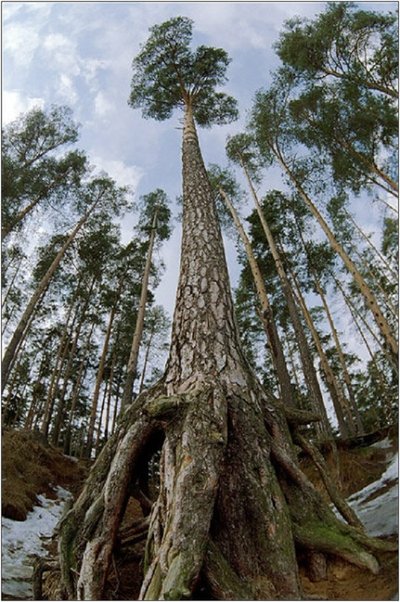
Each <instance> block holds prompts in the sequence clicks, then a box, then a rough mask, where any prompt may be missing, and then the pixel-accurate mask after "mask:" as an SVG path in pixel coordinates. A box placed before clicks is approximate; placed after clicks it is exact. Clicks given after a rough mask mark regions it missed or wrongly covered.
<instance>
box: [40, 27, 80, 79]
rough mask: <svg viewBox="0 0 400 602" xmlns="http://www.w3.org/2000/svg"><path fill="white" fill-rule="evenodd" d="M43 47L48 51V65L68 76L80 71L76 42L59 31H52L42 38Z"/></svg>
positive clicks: (77, 73) (78, 73) (75, 74)
mask: <svg viewBox="0 0 400 602" xmlns="http://www.w3.org/2000/svg"><path fill="white" fill-rule="evenodd" d="M42 46H43V49H44V50H45V51H46V52H47V53H48V55H49V58H50V57H51V62H50V63H49V67H51V68H52V69H56V70H58V71H61V70H62V71H63V72H64V73H66V74H68V75H69V76H77V75H80V73H81V68H80V64H79V63H80V60H79V55H78V52H77V48H76V43H74V42H72V40H71V39H70V38H67V37H66V36H65V35H63V34H60V33H52V34H49V35H48V36H46V37H45V38H44V39H43V43H42Z"/></svg>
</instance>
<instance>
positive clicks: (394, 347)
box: [271, 147, 398, 362]
mask: <svg viewBox="0 0 400 602" xmlns="http://www.w3.org/2000/svg"><path fill="white" fill-rule="evenodd" d="M271 150H273V152H274V154H275V156H276V158H277V159H278V162H279V163H280V165H281V166H282V168H283V170H284V171H285V173H286V174H287V175H288V176H289V178H290V180H291V181H292V182H293V184H294V185H295V187H296V189H297V191H298V193H299V195H300V196H301V198H302V199H303V201H304V203H305V204H306V206H307V207H308V208H309V210H310V211H311V213H312V214H313V215H314V217H315V218H316V219H317V221H318V223H319V225H320V226H321V228H322V230H323V231H324V233H325V235H326V237H327V238H328V240H329V243H330V245H331V246H332V249H333V250H334V251H335V252H336V253H338V255H339V256H340V257H341V259H342V260H343V263H344V264H345V266H346V268H347V269H348V270H349V272H350V273H351V274H352V276H353V278H354V280H355V282H356V284H357V286H358V287H359V289H360V291H361V293H362V294H363V296H364V297H365V299H366V301H367V304H368V307H369V308H370V310H371V312H372V314H373V316H374V320H375V322H376V323H377V325H378V328H379V331H380V332H381V334H382V336H383V338H384V339H385V341H386V343H387V345H388V347H389V349H390V350H391V352H392V353H393V355H394V357H395V358H396V359H395V361H396V362H397V358H398V344H397V341H396V338H395V336H394V335H393V333H392V329H391V327H390V325H389V324H388V322H387V320H386V318H385V316H384V315H383V313H382V312H381V310H380V307H379V305H378V302H377V301H376V299H375V296H374V294H373V293H372V291H371V290H370V288H369V287H368V285H367V283H366V282H365V280H364V278H363V277H362V276H361V274H360V272H359V271H358V270H357V268H356V266H355V264H354V263H353V261H352V260H351V259H350V257H349V256H348V255H347V253H346V251H345V250H344V249H343V247H342V245H340V244H339V243H338V241H337V240H336V238H335V236H334V234H333V232H332V230H331V229H330V228H329V226H328V224H327V223H326V221H325V220H324V218H323V217H322V215H321V213H320V212H319V211H318V209H317V207H316V206H315V205H314V203H313V202H312V201H311V199H310V197H309V196H308V195H307V194H306V192H305V191H304V189H303V188H302V186H301V185H300V182H299V181H298V180H297V178H296V177H295V176H294V174H293V173H292V171H291V170H290V169H289V167H288V165H287V163H286V162H285V160H284V158H283V156H282V154H281V152H280V151H279V149H277V148H273V147H271Z"/></svg>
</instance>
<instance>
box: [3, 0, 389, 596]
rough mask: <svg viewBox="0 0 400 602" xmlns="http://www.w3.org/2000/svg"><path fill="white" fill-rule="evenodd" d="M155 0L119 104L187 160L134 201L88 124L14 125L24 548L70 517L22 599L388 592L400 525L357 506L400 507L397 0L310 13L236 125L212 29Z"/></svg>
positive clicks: (50, 111)
mask: <svg viewBox="0 0 400 602" xmlns="http://www.w3.org/2000/svg"><path fill="white" fill-rule="evenodd" d="M17 4H18V3H17ZM21 4H22V3H21ZM29 4H30V3H29V2H28V3H27V5H29ZM31 4H33V3H31ZM72 4H73V3H72ZM79 4H80V3H79ZM98 4H100V3H94V4H90V3H89V4H88V9H87V10H91V7H93V10H94V7H95V6H97V5H98ZM114 4H115V3H111V4H110V6H111V5H114ZM117 4H118V3H117ZM127 4H128V5H130V4H132V5H140V3H127ZM145 4H146V3H145ZM161 4H163V3H153V7H154V10H155V12H154V13H151V18H152V21H151V24H150V25H149V27H147V25H146V27H145V28H143V34H142V40H141V42H140V44H139V46H138V48H139V50H138V51H137V52H135V53H134V54H132V53H131V55H130V58H129V60H130V63H131V72H130V77H131V79H130V81H129V80H127V81H125V88H126V89H125V90H124V91H122V92H121V90H119V91H118V94H119V95H120V96H121V98H122V96H123V95H124V99H123V102H124V103H125V104H124V110H125V107H127V110H128V109H129V112H130V114H131V115H132V118H133V117H134V118H135V119H136V120H137V121H136V122H135V123H139V124H140V126H138V130H137V131H136V132H135V131H129V127H130V126H129V125H128V124H126V138H128V137H129V138H130V139H132V140H133V142H132V144H137V145H138V146H139V147H140V148H143V149H144V148H147V149H148V148H149V147H153V145H154V144H156V143H155V140H156V137H155V136H156V134H153V133H152V132H157V133H158V132H164V134H163V135H165V136H169V137H170V140H172V141H173V144H172V143H171V151H170V153H169V154H168V155H165V154H160V152H158V151H157V148H156V147H155V148H152V152H151V156H152V161H153V162H154V165H155V169H154V170H153V172H152V174H151V177H150V176H148V177H146V174H145V173H144V172H145V167H142V168H141V169H142V172H143V173H142V176H141V177H142V179H141V182H143V183H142V184H141V186H140V188H139V189H138V186H137V185H136V183H135V182H134V181H133V179H132V181H131V182H130V181H128V182H127V181H126V180H127V178H120V179H119V178H118V175H117V176H116V175H115V173H114V172H113V170H112V169H111V170H110V173H108V170H107V169H106V167H107V166H104V164H103V163H102V162H101V161H100V162H99V163H98V164H96V157H95V156H93V152H88V151H89V148H88V147H87V145H86V146H85V144H86V142H85V135H84V133H85V127H86V124H85V122H81V123H80V122H79V121H80V120H79V119H78V118H77V117H76V115H75V110H74V106H70V105H69V104H66V103H52V104H46V103H44V104H43V103H39V104H36V105H35V103H34V102H32V103H31V104H30V105H29V106H27V107H25V108H26V110H23V111H20V112H18V115H17V116H15V118H14V119H12V120H10V121H8V122H7V123H3V131H2V225H1V228H2V230H1V232H2V318H3V319H2V338H3V361H2V443H3V452H2V454H3V471H2V472H3V487H2V514H3V516H4V517H5V518H4V521H5V523H4V525H9V526H7V529H10V535H9V537H10V541H11V543H12V537H16V536H15V535H12V533H14V531H12V525H13V524H14V523H15V524H17V523H21V524H23V521H28V519H29V517H30V516H31V515H32V512H35V510H34V508H35V507H36V506H37V504H38V503H39V502H40V500H42V501H41V502H40V503H39V505H42V506H43V508H44V507H47V506H46V504H47V503H50V502H46V501H45V500H46V499H48V498H46V495H47V496H50V498H51V499H56V498H57V495H58V494H57V491H59V494H60V495H61V497H62V495H64V494H61V493H60V492H64V489H65V490H66V494H65V496H66V498H68V499H67V501H65V502H62V504H61V500H58V501H56V502H55V503H56V505H57V504H60V506H58V505H57V508H58V507H59V508H60V513H61V512H62V513H61V514H60V516H59V519H57V521H58V525H57V527H55V528H52V530H51V532H49V534H48V543H47V544H46V546H45V548H46V549H45V552H43V553H40V554H39V553H36V552H35V553H33V554H31V557H30V558H28V560H26V561H25V560H24V561H23V563H25V564H27V565H29V569H27V570H29V571H30V572H29V579H27V578H25V581H27V580H29V582H30V585H29V588H30V589H29V592H28V593H25V594H22V593H20V594H17V593H16V592H17V591H19V590H13V591H12V590H11V589H10V590H9V591H8V590H7V589H6V586H5V585H4V592H5V593H3V596H4V599H13V600H16V599H34V600H40V599H48V600H302V599H304V600H306V599H319V600H323V599H328V600H330V599H342V600H351V599H353V600H354V599H364V600H369V599H371V600H383V599H385V600H393V599H397V597H396V592H397V591H398V582H397V555H396V550H397V532H396V529H397V528H393V529H388V528H386V531H385V530H380V531H379V529H375V530H374V529H373V528H371V526H369V522H368V521H369V520H370V519H367V518H365V516H366V515H364V514H363V512H364V511H365V512H366V510H365V508H366V505H365V504H364V506H362V504H361V502H360V504H359V506H357V495H359V496H360V495H361V494H360V493H359V492H361V490H364V489H363V488H368V487H369V488H370V489H369V490H368V491H369V495H370V497H368V498H367V501H368V502H369V501H370V500H373V499H374V498H375V506H374V508H375V509H374V510H371V512H372V514H374V515H375V520H377V517H379V516H381V522H382V523H384V524H386V527H388V524H389V519H388V518H387V516H386V514H381V515H380V513H381V512H382V513H383V512H392V513H393V514H394V515H395V513H396V508H397V503H398V502H397V498H395V497H393V496H395V495H397V494H395V491H396V490H397V476H396V475H395V474H394V473H395V472H396V466H397V464H396V462H397V459H396V458H397V456H396V452H397V445H398V436H397V432H398V365H399V364H398V337H397V333H398V272H399V266H398V208H397V207H398V205H397V199H398V155H397V150H398V90H397V83H398V80H397V77H398V21H397V15H396V8H397V5H395V3H390V2H389V3H386V4H388V5H389V8H390V9H391V10H388V7H386V9H385V10H383V9H382V10H380V7H379V3H375V4H373V3H372V4H371V3H365V2H360V3H352V2H328V3H326V4H324V5H322V4H320V5H319V6H320V10H319V11H318V12H316V13H315V12H314V13H313V14H312V15H311V16H304V14H300V15H295V13H293V15H294V16H292V17H291V18H288V19H286V20H285V21H284V23H282V24H280V28H279V32H277V34H276V36H275V38H274V41H273V43H271V44H272V47H273V53H274V63H273V68H271V66H270V65H263V70H264V73H265V79H264V84H262V85H258V86H257V87H255V88H254V89H252V90H247V91H246V92H247V94H248V98H251V102H249V103H248V104H247V105H246V104H245V103H244V102H243V100H242V99H237V98H235V97H234V95H232V94H231V92H230V90H231V86H230V72H231V69H233V66H234V60H231V58H230V56H229V54H228V52H227V51H226V50H225V49H224V48H223V47H220V46H222V43H221V41H220V40H219V39H218V35H217V32H216V30H214V33H215V36H214V42H211V44H213V43H215V46H214V45H210V44H209V40H210V39H211V38H210V37H208V38H207V43H206V44H205V43H203V42H204V40H205V39H206V38H205V36H204V35H202V34H201V33H200V32H201V27H200V28H198V27H197V25H196V23H197V22H196V20H194V19H192V18H189V17H186V16H182V15H184V14H185V11H184V9H185V8H187V7H188V6H190V4H189V3H188V4H185V3H183V4H182V3H181V5H179V4H178V5H177V7H175V9H176V10H178V9H179V11H180V12H179V13H178V14H177V15H176V13H175V12H174V13H171V14H172V15H173V16H170V18H167V19H164V20H162V19H157V15H156V9H157V7H158V6H160V5H161ZM227 4H228V5H229V4H230V3H227ZM244 4H246V3H244ZM278 4H279V3H275V2H271V3H259V4H258V3H253V4H252V3H249V4H248V8H247V10H248V11H252V12H253V13H254V14H255V13H256V12H257V10H258V6H262V5H269V7H270V8H268V6H267V7H266V9H267V11H268V10H271V11H273V10H275V8H276V6H277V5H278ZM289 4H290V3H289ZM292 4H293V7H294V8H293V10H295V5H296V3H292ZM300 4H301V3H299V5H300ZM310 4H311V3H310ZM169 5H171V6H172V3H165V6H169ZM199 5H200V7H202V8H203V11H207V10H208V9H207V5H212V9H213V10H214V8H215V9H216V8H217V5H218V3H199ZM104 6H105V5H104ZM115 6H116V5H115ZM121 6H122V5H121ZM221 6H222V5H221ZM175 9H174V10H175ZM121 10H122V9H121ZM143 10H144V8H143ZM221 10H222V9H221ZM315 10H316V9H315ZM146 14H147V13H146ZM163 14H164V13H163ZM210 18H211V17H210ZM271 18H272V17H271ZM199 19H200V16H199ZM200 24H201V19H200ZM82 26H83V25H82ZM92 26H93V27H94V26H95V19H94V21H93V24H92ZM84 27H88V28H90V27H91V25H90V24H89V23H87V24H86V25H85V26H84ZM110 28H111V25H110ZM244 28H245V26H244V25H243V29H244ZM66 29H67V28H66ZM236 29H237V35H238V36H240V35H241V34H240V33H239V30H240V23H236ZM9 35H11V34H9ZM65 35H66V36H68V32H67V31H66V32H65ZM107 35H108V33H107V32H106V31H105V33H104V42H105V43H106V44H107V43H108V41H109V39H110V38H109V37H107ZM243 35H244V34H243ZM50 37H51V36H50ZM46 39H47V38H46ZM6 40H7V38H6ZM52 40H53V44H54V46H52V48H54V49H56V48H57V46H56V41H57V40H56V38H55V34H54V35H53V38H52ZM254 47H255V48H256V44H255V45H254ZM55 52H56V50H54V53H55ZM239 55H240V52H239ZM116 56H117V55H116V53H115V52H114V51H113V49H112V48H110V61H116V60H117V58H116ZM64 58H65V61H67V58H66V57H64ZM235 60H236V59H235ZM253 60H254V61H255V62H257V51H256V50H254V51H253ZM243 65H244V63H243ZM243 65H242V68H243ZM247 68H249V69H250V70H251V65H248V67H247ZM129 85H130V88H129ZM120 96H118V98H120ZM118 102H119V101H118ZM117 110H119V109H118V107H117ZM121 111H122V108H121ZM146 128H151V129H146ZM146 132H148V134H146ZM211 132H212V133H214V134H215V137H214V138H213V140H214V145H215V146H218V147H219V148H218V155H217V153H216V152H213V151H210V149H209V145H207V144H206V142H204V141H206V140H207V136H210V135H211ZM124 135H125V134H124ZM157 135H158V134H157ZM112 145H113V142H112V140H111V139H110V148H111V147H112V148H113V149H114V150H113V152H118V150H117V149H115V147H113V146H112ZM85 148H87V150H85ZM209 156H211V160H210V159H209ZM215 156H218V157H221V159H220V160H219V159H218V161H216V160H215ZM115 158H116V159H117V158H118V155H116V157H115ZM143 165H145V161H143ZM171 170H176V173H177V174H178V180H179V181H178V188H177V190H176V192H175V193H174V192H173V193H172V194H171V193H170V186H169V183H168V182H169V180H168V178H167V172H169V171H171ZM121 173H122V172H121ZM128 180H129V178H128ZM166 183H167V184H166ZM145 184H146V188H144V185H145ZM171 241H172V242H171ZM174 270H175V272H174ZM171 274H176V279H175V276H171ZM160 287H161V288H160ZM162 287H164V288H162ZM160 290H164V291H168V294H172V295H173V297H174V298H175V304H174V306H170V305H169V303H168V302H164V300H163V293H160V292H159V291H160ZM175 291H176V293H175ZM167 297H168V295H167V294H165V299H167ZM385 471H386V472H385ZM393 471H394V472H393ZM392 472H393V475H394V476H392ZM385 475H386V476H385ZM385 478H386V481H385ZM379 479H381V481H380V482H383V483H384V486H382V487H383V489H382V490H379V494H378V493H376V492H375V494H373V491H374V489H373V487H375V485H374V486H373V485H372V483H375V484H376V483H377V482H379ZM55 487H56V489H54V488H55ZM57 487H58V488H59V489H57ZM377 488H378V486H377V485H376V491H377V490H378V489H377ZM366 491H367V489H366ZM51 492H52V493H51ZM55 492H56V493H55ZM389 493H390V496H392V497H390V498H389V497H387V498H382V501H381V506H379V504H378V498H379V496H381V495H382V496H384V495H389ZM41 495H43V496H44V497H43V499H42V498H40V499H39V502H38V496H41ZM366 495H367V493H366ZM50 498H49V499H50ZM359 499H360V498H359ZM379 499H380V498H379ZM384 499H385V500H387V501H385V502H384V501H383V500H384ZM363 503H364V502H363ZM61 506H62V509H61ZM361 507H362V508H364V510H362V511H360V510H359V508H361ZM43 512H44V510H43ZM6 521H9V523H7V522H6ZM25 524H26V525H28V522H26V523H25ZM4 525H3V538H4V537H5V535H4V533H5V531H4V529H5V526H4ZM26 528H28V527H26ZM33 529H35V527H33ZM36 529H37V527H36ZM7 533H8V531H7ZM7 537H8V535H7ZM7 537H6V539H7ZM6 539H4V541H6ZM7 541H8V539H7ZM14 543H15V542H14ZM4 545H5V544H4ZM7 545H8V544H7ZM6 562H7V559H6V560H4V558H3V567H5V566H6V567H7V566H8V565H7V564H5V563H6ZM21 562H22V561H21ZM7 571H8V569H7V568H6V569H4V570H3V584H5V583H6V582H7V583H8V581H7V580H8V579H11V577H10V576H9V575H7ZM10 571H11V569H10ZM340 571H341V572H340ZM338 575H339V577H338ZM21 580H22V581H23V580H24V579H23V578H21ZM10 587H11V586H10ZM357 588H358V589H357ZM21 591H22V590H21ZM26 591H28V590H26ZM13 592H14V593H13ZM18 595H19V596H20V597H18ZM393 596H394V597H393Z"/></svg>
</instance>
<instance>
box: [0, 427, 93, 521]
mask: <svg viewBox="0 0 400 602" xmlns="http://www.w3.org/2000/svg"><path fill="white" fill-rule="evenodd" d="M85 472H86V471H85V468H84V466H83V465H82V463H77V462H74V461H72V460H70V459H68V458H67V457H65V456H64V455H63V454H62V452H61V451H60V450H58V449H56V448H54V447H52V446H48V445H46V444H45V443H44V442H43V441H41V440H40V439H39V438H38V437H37V435H35V434H33V433H31V432H28V431H13V430H6V431H4V432H3V436H2V506H1V509H2V515H3V516H6V517H8V518H12V519H14V520H21V521H22V520H25V519H26V515H27V513H28V512H29V511H30V510H32V508H33V506H34V505H36V504H37V503H38V500H37V496H38V495H39V494H46V495H47V496H48V497H52V496H53V495H54V489H53V486H56V485H61V486H63V487H65V488H67V489H69V490H70V491H72V492H73V493H76V492H77V489H79V487H80V485H81V483H82V480H83V479H84V477H85Z"/></svg>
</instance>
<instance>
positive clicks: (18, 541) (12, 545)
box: [1, 487, 72, 600]
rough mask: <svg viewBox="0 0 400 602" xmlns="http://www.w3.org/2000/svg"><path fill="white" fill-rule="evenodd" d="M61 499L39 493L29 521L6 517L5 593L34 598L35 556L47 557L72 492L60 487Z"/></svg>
mask: <svg viewBox="0 0 400 602" xmlns="http://www.w3.org/2000/svg"><path fill="white" fill-rule="evenodd" d="M55 493H56V494H57V499H55V500H50V499H48V498H46V497H44V496H43V495H39V496H38V499H39V501H40V504H41V505H40V506H35V507H34V508H33V510H32V511H31V512H29V514H28V516H27V518H26V520H24V521H15V520H11V519H9V518H2V521H1V522H2V530H1V531H2V549H1V561H2V593H3V595H4V594H6V595H8V596H12V597H13V598H15V599H18V600H29V599H32V595H33V592H32V583H31V578H32V571H33V569H32V558H33V557H34V556H45V555H46V549H45V543H46V542H45V540H46V539H50V537H51V536H52V534H53V532H54V529H55V528H56V526H57V523H58V522H59V520H60V518H61V515H62V512H63V508H64V504H65V502H66V501H67V500H68V499H70V498H71V497H72V496H71V493H70V492H69V491H67V490H66V489H63V488H62V487H56V488H55Z"/></svg>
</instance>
